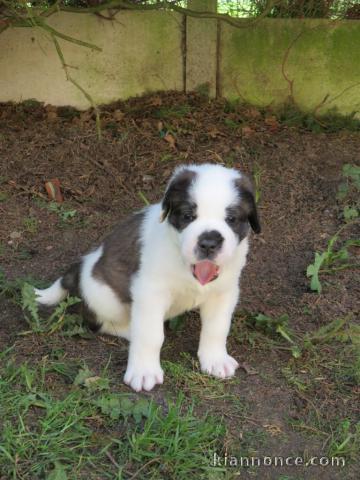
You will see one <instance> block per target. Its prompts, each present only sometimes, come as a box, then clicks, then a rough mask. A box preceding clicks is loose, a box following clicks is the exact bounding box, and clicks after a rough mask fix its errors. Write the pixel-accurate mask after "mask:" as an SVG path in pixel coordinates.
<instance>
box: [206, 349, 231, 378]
mask: <svg viewBox="0 0 360 480" xmlns="http://www.w3.org/2000/svg"><path fill="white" fill-rule="evenodd" d="M199 360H200V367H201V371H202V372H204V373H207V374H209V375H213V376H214V377H218V378H228V377H232V376H233V375H234V373H235V370H236V369H237V367H238V366H239V364H238V362H237V361H236V360H235V358H233V357H231V356H230V355H228V354H227V353H226V352H224V353H222V354H218V355H211V354H206V355H199Z"/></svg>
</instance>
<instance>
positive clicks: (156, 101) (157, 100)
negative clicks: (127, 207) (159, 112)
mask: <svg viewBox="0 0 360 480" xmlns="http://www.w3.org/2000/svg"><path fill="white" fill-rule="evenodd" d="M150 105H151V106H153V107H160V105H162V100H161V97H158V96H156V97H153V98H152V99H151V102H150Z"/></svg>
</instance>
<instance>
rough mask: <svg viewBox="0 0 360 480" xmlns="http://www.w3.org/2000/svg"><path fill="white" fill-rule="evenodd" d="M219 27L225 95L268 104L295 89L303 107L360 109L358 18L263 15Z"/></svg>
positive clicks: (296, 97)
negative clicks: (241, 25) (246, 25)
mask: <svg viewBox="0 0 360 480" xmlns="http://www.w3.org/2000/svg"><path fill="white" fill-rule="evenodd" d="M221 29H222V33H221V46H220V51H221V58H220V72H221V74H220V79H221V80H220V82H221V85H220V93H221V95H222V96H224V97H226V98H230V99H234V98H240V99H242V100H243V101H245V102H249V103H251V104H254V105H259V106H266V105H279V104H282V103H283V102H285V101H286V99H287V98H288V97H289V96H290V95H291V94H292V95H293V100H294V101H295V102H296V104H297V105H299V106H300V107H301V108H302V109H303V110H305V111H311V110H314V109H315V108H317V107H319V108H318V112H319V113H324V112H326V111H328V110H330V109H332V108H334V107H337V109H338V111H339V113H342V114H349V113H351V112H353V111H354V110H360V21H357V20H353V21H350V20H346V21H341V22H329V21H326V20H310V19H307V20H306V21H304V20H290V19H281V20H280V19H279V20H271V19H265V20H263V21H262V22H261V23H259V24H256V26H253V27H250V28H234V27H232V26H230V25H226V24H223V25H222V27H221ZM291 83H292V87H291V86H290V84H291ZM291 89H292V91H291ZM325 97H327V99H326V101H325V102H324V103H322V102H323V100H324V99H325Z"/></svg>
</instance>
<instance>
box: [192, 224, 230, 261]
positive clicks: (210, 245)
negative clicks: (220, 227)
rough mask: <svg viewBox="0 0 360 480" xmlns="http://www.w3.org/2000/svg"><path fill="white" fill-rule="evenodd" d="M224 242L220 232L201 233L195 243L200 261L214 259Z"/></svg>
mask: <svg viewBox="0 0 360 480" xmlns="http://www.w3.org/2000/svg"><path fill="white" fill-rule="evenodd" d="M223 242H224V237H223V236H222V235H221V233H220V232H218V231H216V230H211V231H210V232H203V233H202V234H201V235H200V236H199V238H198V242H197V251H198V255H199V257H200V258H201V259H204V258H214V257H215V255H216V254H217V253H218V252H219V250H220V249H221V247H222V244H223Z"/></svg>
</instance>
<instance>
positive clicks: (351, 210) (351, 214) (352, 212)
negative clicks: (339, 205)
mask: <svg viewBox="0 0 360 480" xmlns="http://www.w3.org/2000/svg"><path fill="white" fill-rule="evenodd" d="M343 213H344V218H345V220H353V219H354V218H357V217H358V216H359V211H358V209H357V208H355V207H351V206H349V205H346V206H345V207H344V211H343Z"/></svg>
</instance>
